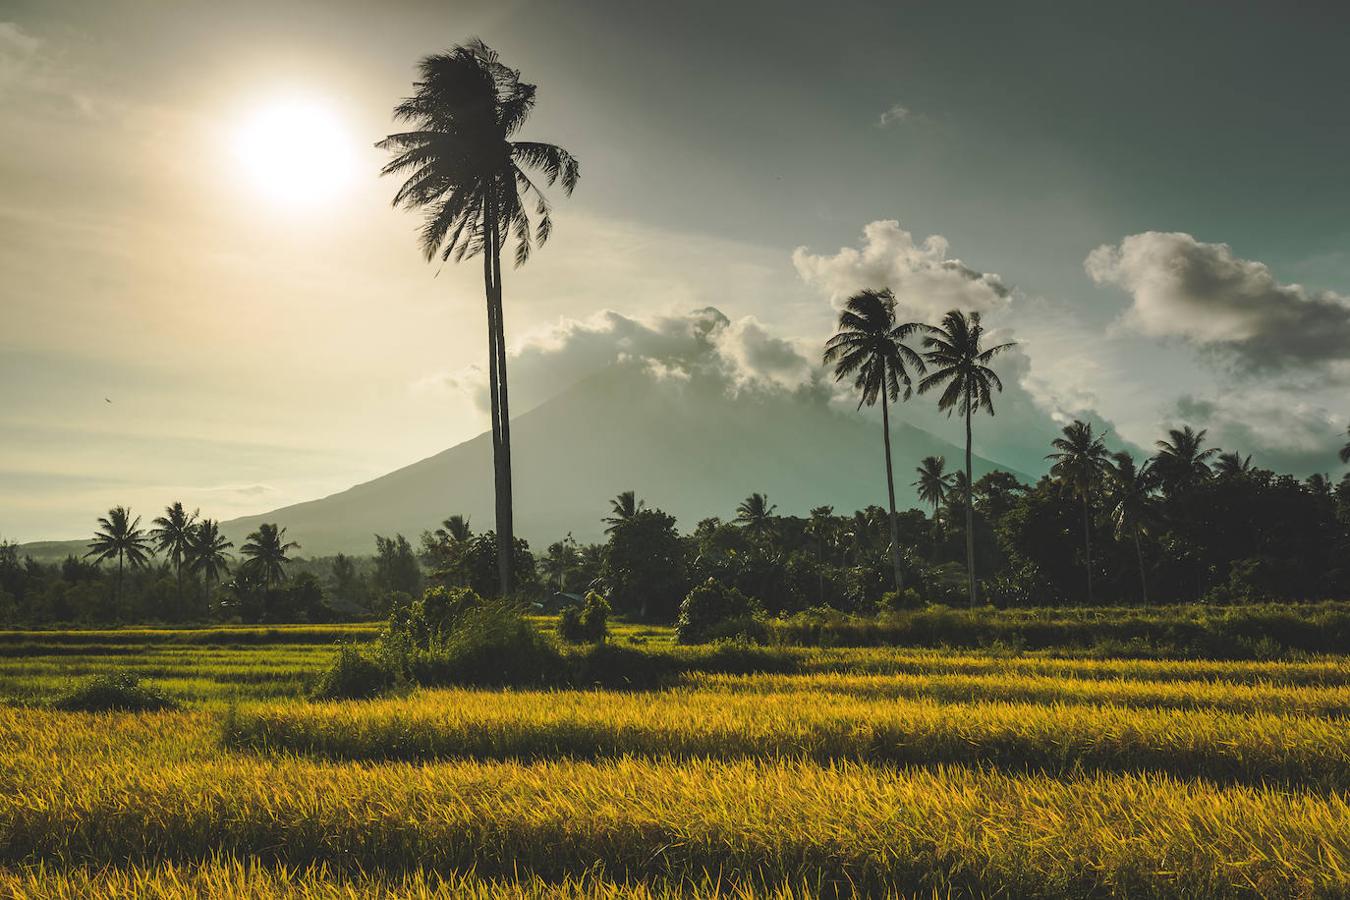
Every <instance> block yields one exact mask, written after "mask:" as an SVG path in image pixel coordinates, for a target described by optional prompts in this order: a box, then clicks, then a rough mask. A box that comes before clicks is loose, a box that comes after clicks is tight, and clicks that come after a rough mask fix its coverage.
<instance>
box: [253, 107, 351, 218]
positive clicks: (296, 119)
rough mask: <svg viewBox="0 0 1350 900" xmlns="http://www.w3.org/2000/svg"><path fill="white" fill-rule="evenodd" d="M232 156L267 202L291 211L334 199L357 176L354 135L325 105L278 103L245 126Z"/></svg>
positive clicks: (262, 108) (255, 114)
mask: <svg viewBox="0 0 1350 900" xmlns="http://www.w3.org/2000/svg"><path fill="white" fill-rule="evenodd" d="M234 152H235V157H236V159H237V161H238V162H239V164H240V166H241V168H242V171H243V174H244V176H245V177H246V178H247V180H248V181H249V182H250V183H251V184H252V185H253V186H254V187H255V188H256V189H257V190H258V191H259V192H260V193H261V194H263V196H265V197H266V198H267V199H268V200H270V201H272V202H274V203H277V204H278V205H281V206H285V207H290V208H302V207H311V206H315V205H318V204H321V203H324V202H326V201H329V200H331V199H333V198H334V197H336V196H337V195H338V194H339V193H341V191H342V190H343V188H345V187H346V186H347V184H348V183H349V182H350V181H351V179H352V175H353V174H354V172H355V154H354V152H353V144H352V139H351V135H350V134H349V133H348V132H347V130H346V128H344V126H343V123H342V121H341V119H340V118H339V117H338V116H337V115H336V114H335V113H334V112H333V110H332V109H331V108H330V107H328V106H327V105H325V104H323V103H320V102H316V101H314V100H311V99H305V98H294V97H293V98H286V99H280V100H274V101H272V102H270V103H268V104H266V105H264V106H262V107H260V108H258V109H256V110H255V111H254V112H253V113H252V114H251V115H250V116H248V117H247V118H246V119H245V120H244V121H243V123H241V125H240V127H239V129H238V131H237V132H236V135H235V141H234Z"/></svg>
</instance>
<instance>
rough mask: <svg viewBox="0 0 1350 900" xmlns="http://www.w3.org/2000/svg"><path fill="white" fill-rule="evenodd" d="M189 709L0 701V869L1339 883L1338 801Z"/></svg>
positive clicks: (1067, 887) (889, 882) (1347, 823)
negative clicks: (503, 746) (342, 756)
mask: <svg viewBox="0 0 1350 900" xmlns="http://www.w3.org/2000/svg"><path fill="white" fill-rule="evenodd" d="M210 722H211V717H210V715H209V714H206V713H202V712H196V713H166V714H152V715H140V716H136V715H113V714H108V715H74V714H72V715H62V714H56V713H48V712H42V711H36V710H0V753H3V757H4V758H5V760H6V763H7V765H6V766H5V767H3V769H0V863H3V864H5V865H8V866H10V867H14V866H19V865H34V864H38V863H46V864H48V865H50V866H55V867H58V868H59V869H62V870H64V869H65V868H66V867H77V866H83V865H89V866H94V867H96V868H99V867H105V866H120V865H124V864H126V863H129V862H131V863H138V864H142V865H146V866H154V865H156V864H158V863H160V862H163V861H175V862H179V863H189V862H192V861H195V860H201V859H206V858H209V857H212V856H213V855H219V856H222V857H225V858H233V859H243V858H247V857H257V858H258V859H259V860H261V861H264V862H270V863H276V864H284V865H288V866H299V867H307V866H310V865H316V864H327V865H328V866H330V867H331V868H332V869H333V870H335V871H343V872H352V873H355V872H358V871H365V872H367V873H393V874H399V873H403V872H414V873H415V872H419V871H420V872H439V873H447V874H449V873H466V872H474V873H475V874H476V875H478V876H480V877H483V878H506V879H511V880H517V879H520V878H524V879H525V880H527V881H528V879H529V878H531V877H535V876H537V877H538V878H541V879H544V880H546V881H555V880H558V879H564V878H574V879H575V878H580V877H583V876H585V877H594V878H597V879H601V880H608V881H614V882H623V881H626V880H637V879H645V878H654V879H657V880H658V882H670V883H679V882H686V881H694V882H697V881H700V880H704V879H707V878H717V879H718V880H719V881H720V882H722V883H724V884H738V883H747V884H769V885H772V884H790V885H792V884H803V883H804V884H808V885H814V886H819V887H822V888H828V887H830V886H832V885H835V886H838V885H843V886H852V887H854V888H857V889H858V890H859V891H861V892H863V893H867V894H869V895H871V894H875V893H881V892H884V891H887V890H895V891H901V892H910V891H913V892H918V891H931V890H933V889H938V890H939V891H948V890H950V891H953V892H956V893H958V894H967V893H973V894H1001V895H1003V896H1012V897H1063V896H1092V895H1103V896H1106V895H1128V896H1132V897H1225V896H1265V897H1275V896H1278V897H1296V896H1336V895H1342V894H1344V893H1346V892H1348V891H1350V805H1347V802H1346V799H1345V797H1344V795H1342V794H1340V793H1329V794H1316V793H1309V792H1305V791H1292V792H1291V791H1284V790H1275V789H1271V788H1262V787H1220V786H1216V785H1213V784H1210V783H1207V782H1203V781H1192V782H1188V781H1182V780H1178V779H1176V778H1174V777H1172V776H1169V775H1166V774H1157V773H1145V774H1138V775H1088V774H1081V773H1080V774H1072V775H1065V776H1063V777H1060V778H1050V777H1044V776H1039V775H1010V774H1005V773H999V772H995V771H986V770H977V769H970V768H965V767H947V766H933V767H929V768H918V769H903V768H901V769H897V768H890V767H876V766H870V765H866V764H860V763H853V762H836V763H832V764H829V765H817V764H814V763H811V762H806V761H801V760H790V759H772V760H764V759H741V760H733V761H722V760H709V759H689V760H684V761H679V762H675V761H671V760H660V759H642V758H633V757H627V758H620V759H613V760H607V761H604V762H598V763H597V762H568V761H556V760H554V761H540V762H535V763H530V764H526V763H521V762H473V761H449V762H438V763H434V764H429V765H417V764H406V763H385V764H375V765H371V764H365V763H354V762H346V763H341V762H325V761H320V760H312V759H305V758H298V757H287V756H267V755H253V754H245V755H238V756H236V755H230V754H222V753H220V752H219V751H218V750H217V749H216V748H214V747H213V746H212V743H211V740H210V733H211V732H210ZM597 860H603V861H604V865H603V867H602V868H599V869H597V867H596V862H597Z"/></svg>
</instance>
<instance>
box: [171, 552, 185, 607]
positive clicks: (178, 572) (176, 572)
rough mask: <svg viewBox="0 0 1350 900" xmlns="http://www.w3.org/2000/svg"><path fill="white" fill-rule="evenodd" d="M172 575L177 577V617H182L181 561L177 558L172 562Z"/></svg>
mask: <svg viewBox="0 0 1350 900" xmlns="http://www.w3.org/2000/svg"><path fill="white" fill-rule="evenodd" d="M173 568H174V577H175V578H177V579H178V618H179V619H180V620H181V619H182V618H183V561H182V560H181V559H179V560H178V561H177V562H175V563H174V564H173Z"/></svg>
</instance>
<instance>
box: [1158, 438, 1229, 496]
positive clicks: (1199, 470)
mask: <svg viewBox="0 0 1350 900" xmlns="http://www.w3.org/2000/svg"><path fill="white" fill-rule="evenodd" d="M1206 433H1207V432H1206V430H1205V429H1203V428H1202V429H1200V430H1199V431H1195V430H1193V429H1192V428H1191V426H1189V425H1187V426H1185V427H1183V428H1173V429H1170V430H1169V431H1168V432H1167V440H1161V441H1158V454H1157V456H1155V457H1154V460H1155V463H1154V465H1155V468H1156V469H1157V472H1158V477H1159V478H1160V479H1161V480H1162V485H1163V490H1165V491H1166V492H1167V493H1168V494H1179V493H1182V492H1184V491H1186V490H1187V489H1189V488H1192V487H1195V486H1196V485H1197V484H1199V483H1200V482H1202V481H1204V480H1205V479H1206V478H1208V477H1209V476H1210V475H1211V474H1212V473H1211V471H1210V468H1209V459H1210V457H1212V456H1214V455H1215V454H1217V453H1218V452H1219V449H1218V448H1217V447H1209V448H1206V447H1205V446H1204V445H1205V435H1206Z"/></svg>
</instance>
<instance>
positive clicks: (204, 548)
mask: <svg viewBox="0 0 1350 900" xmlns="http://www.w3.org/2000/svg"><path fill="white" fill-rule="evenodd" d="M233 546H234V542H233V541H228V540H226V539H225V535H223V534H221V533H220V523H218V522H216V521H215V520H214V519H202V520H201V521H200V522H198V523H197V527H196V528H194V529H192V538H191V540H190V541H189V542H188V547H187V566H188V571H189V572H191V573H193V574H194V575H201V576H202V577H203V578H205V579H206V582H207V584H208V585H209V584H210V583H211V582H213V581H219V580H220V578H221V576H222V575H228V574H229V573H230V556H229V554H228V553H226V552H225V551H226V550H228V549H230V548H231V547H233Z"/></svg>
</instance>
